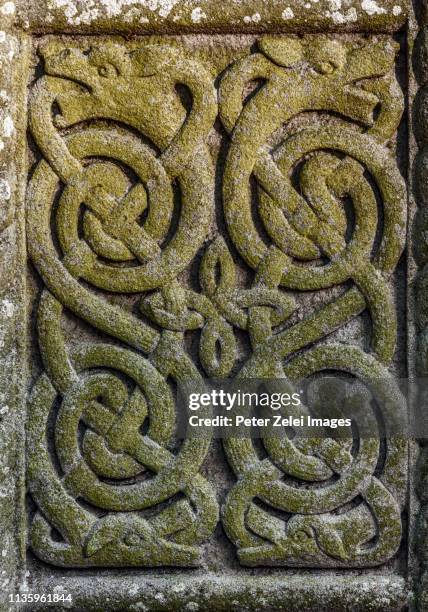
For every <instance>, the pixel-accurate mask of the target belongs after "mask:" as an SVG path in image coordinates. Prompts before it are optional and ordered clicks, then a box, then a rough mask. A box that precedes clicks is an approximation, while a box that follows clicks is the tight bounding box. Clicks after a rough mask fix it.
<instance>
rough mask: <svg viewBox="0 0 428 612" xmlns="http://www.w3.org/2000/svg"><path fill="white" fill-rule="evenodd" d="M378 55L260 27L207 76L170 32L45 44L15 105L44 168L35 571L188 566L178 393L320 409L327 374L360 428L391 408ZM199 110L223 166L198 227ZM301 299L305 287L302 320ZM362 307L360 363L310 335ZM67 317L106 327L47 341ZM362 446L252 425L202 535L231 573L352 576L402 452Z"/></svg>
mask: <svg viewBox="0 0 428 612" xmlns="http://www.w3.org/2000/svg"><path fill="white" fill-rule="evenodd" d="M397 52H398V46H397V44H396V43H395V42H393V41H392V40H391V39H390V38H389V37H379V39H373V40H367V39H364V38H355V39H349V40H348V39H347V40H340V39H339V38H336V39H332V38H329V37H326V36H306V37H303V38H295V37H287V36H279V37H274V36H265V37H262V38H261V39H259V40H258V42H257V46H256V47H252V50H251V51H250V50H248V53H240V55H239V59H238V60H237V61H235V62H234V63H230V65H229V66H228V67H227V69H226V70H225V69H224V67H225V66H224V57H225V55H224V53H223V52H219V57H220V58H221V59H220V60H219V63H218V65H217V68H218V70H217V73H218V75H219V78H218V79H215V76H216V75H215V74H214V70H210V71H208V69H207V67H205V65H204V63H203V62H202V61H199V60H196V59H195V55H193V56H192V54H191V53H188V52H187V51H186V50H185V45H184V43H183V44H182V43H178V42H177V41H176V40H175V41H170V42H169V43H165V44H159V43H156V44H155V43H153V42H150V41H149V42H148V43H145V44H141V45H140V44H139V43H138V44H137V43H133V44H132V45H131V44H130V45H126V44H118V43H113V42H104V43H103V44H100V45H94V46H92V47H90V48H88V47H87V46H85V45H84V44H83V43H82V46H79V45H78V44H77V43H76V44H74V46H72V47H66V46H65V45H64V43H63V42H61V41H56V40H50V41H48V43H43V44H42V46H41V48H40V53H41V55H42V58H43V62H44V69H45V74H44V75H43V76H42V77H41V78H40V79H39V80H38V81H37V82H36V84H35V85H34V87H33V90H32V95H31V98H30V105H29V122H30V129H31V134H32V136H33V138H34V140H35V142H36V144H37V146H38V148H39V149H40V151H41V153H42V159H41V161H39V162H38V164H37V165H36V167H35V170H34V172H33V174H32V177H31V180H30V183H29V188H28V199H27V227H28V230H27V235H28V249H29V253H30V257H31V260H32V262H33V264H34V265H35V267H36V268H37V271H38V273H39V275H40V276H41V278H42V280H43V283H44V289H43V290H42V295H41V299H40V303H39V306H38V316H37V329H38V335H39V345H40V353H41V356H42V360H43V364H44V369H45V371H44V373H43V374H42V375H41V376H40V377H39V378H38V380H37V381H36V383H35V386H34V388H33V392H32V397H31V402H30V406H29V417H28V440H29V445H28V476H29V488H30V492H31V496H32V498H33V500H34V501H35V504H36V506H37V507H36V510H35V513H34V516H33V518H32V521H31V530H30V537H31V545H32V548H33V550H34V552H35V553H36V554H37V555H38V556H39V557H40V558H42V559H43V560H45V561H47V562H50V563H54V564H58V565H62V566H66V567H70V566H81V567H82V566H83V567H84V566H113V565H123V566H126V565H143V566H144V565H145V566H151V565H152V566H156V565H182V566H186V565H189V566H190V565H195V564H197V563H198V562H199V548H198V545H199V544H200V543H202V542H203V541H204V540H206V539H207V538H208V537H210V535H211V534H212V532H213V530H214V527H215V525H216V523H217V521H218V505H217V501H216V499H215V496H214V493H213V489H212V486H211V484H209V483H208V482H207V480H205V479H204V478H203V477H202V475H201V474H200V473H199V472H200V468H201V465H202V463H203V461H204V460H205V458H206V456H207V454H208V450H209V440H208V439H207V438H203V437H196V438H189V439H186V440H184V441H183V442H182V444H181V446H180V448H179V449H177V441H176V440H175V437H174V432H175V426H176V417H177V415H176V406H175V401H174V400H175V398H174V393H173V385H174V383H177V382H178V383H179V382H180V381H183V380H188V379H191V380H192V381H194V383H195V384H196V385H203V376H208V377H215V378H230V377H235V378H236V379H237V380H238V381H239V380H241V379H245V378H263V379H269V380H271V379H278V378H280V379H285V380H287V381H288V382H289V384H290V387H291V385H292V382H291V381H302V384H303V382H304V381H305V380H310V381H312V382H310V384H309V393H308V398H307V399H308V405H307V406H305V405H302V406H300V407H299V408H298V409H296V414H297V415H306V414H309V413H311V412H312V413H316V414H317V413H321V414H322V412H323V410H324V409H325V406H324V405H323V403H322V401H321V400H320V398H322V397H323V393H324V392H326V390H327V388H328V387H329V384H330V383H329V382H328V380H326V379H325V377H323V372H324V371H326V370H328V371H330V372H331V371H336V372H338V373H341V374H346V376H347V377H348V379H349V378H350V377H351V378H352V379H353V380H354V381H357V384H356V386H354V387H353V388H354V389H355V388H356V389H357V394H356V396H358V397H360V398H363V399H364V401H362V404H363V405H364V406H365V411H366V413H367V414H366V413H365V414H364V423H365V427H367V428H368V431H369V432H373V431H377V429H378V421H377V420H376V417H375V416H374V413H373V406H374V405H375V404H376V403H378V404H381V403H382V405H387V406H388V409H389V410H390V414H388V415H386V416H387V417H388V418H389V419H390V420H393V419H394V418H398V417H400V416H401V415H402V413H403V398H402V396H401V393H400V390H399V388H398V386H397V384H396V383H395V381H394V379H393V378H392V375H391V373H390V371H389V369H388V368H389V366H390V365H391V362H392V360H393V357H394V353H395V349H396V340H397V307H396V304H395V302H394V298H393V290H392V280H393V274H394V271H395V268H396V266H397V263H398V261H399V258H400V256H401V254H402V252H403V248H404V242H405V232H406V200H405V187H404V182H403V179H402V177H401V174H400V172H399V170H398V168H397V165H396V162H395V160H394V157H393V155H392V154H391V151H390V148H391V145H393V143H394V138H395V134H396V132H397V127H398V125H399V122H400V120H401V115H402V111H403V96H402V92H401V90H400V88H399V86H398V84H397V82H396V79H395V76H394V64H395V57H396V54H397ZM215 53H216V52H215V45H214V46H213V47H212V48H210V50H209V51H207V55H206V57H209V56H210V54H212V56H213V58H214V56H215ZM233 53H235V50H233ZM210 59H212V58H210ZM214 63H215V61H214V59H213V64H214ZM213 64H211V67H212V66H213ZM207 65H208V64H207ZM214 82H216V83H218V105H217V101H216V92H215V89H214ZM255 85H257V86H256V87H255V88H254V86H255ZM180 87H184V88H185V89H186V90H187V93H190V98H191V103H190V104H189V105H188V104H187V103H186V102H185V99H184V98H185V96H184V97H183V96H181V95H180ZM249 94H251V95H249ZM188 106H189V108H188ZM217 112H218V113H219V119H220V123H221V125H222V128H220V125H219V124H216V126H217V128H218V131H220V130H221V129H224V131H225V134H224V138H225V140H226V141H227V155H226V160H225V162H224V166H222V165H221V163H222V162H221V163H220V162H219V164H218V167H219V168H220V170H221V173H220V178H221V188H222V194H221V210H219V211H217V213H218V214H217V215H214V212H215V211H214V208H215V202H216V196H215V192H214V183H215V180H214V170H213V162H212V155H213V150H214V149H215V147H213V146H211V145H212V141H213V130H212V128H213V125H214V121H215V119H216V115H217ZM308 113H309V114H308ZM307 117H312V118H314V120H313V121H311V124H310V125H309V121H308V120H307V119H306V118H307ZM208 142H209V143H210V149H209V148H208V144H207V143H208ZM219 157H220V156H219ZM218 183H219V184H220V181H219V182H218ZM223 217H224V221H225V223H224V231H223V224H222V223H218V219H219V218H222V220H223ZM216 223H218V225H219V227H220V230H219V231H217V230H216V229H215V228H216V227H217V226H216V225H215V224H216ZM208 238H209V242H207V241H208ZM195 269H197V272H198V275H196V276H197V278H196V276H195V275H194V274H193V272H194V271H195ZM244 273H245V274H246V275H247V276H246V277H245V278H246V280H245V281H243V274H244ZM111 294H122V295H126V296H127V297H126V300H131V299H132V296H133V295H135V294H136V295H137V296H138V297H137V299H138V301H137V302H135V301H133V302H132V308H130V307H129V303H130V301H122V302H121V301H119V299H118V297H119V296H117V295H111ZM307 295H313V296H316V297H315V298H314V306H315V307H314V308H311V310H310V312H309V313H307V312H305V302H304V299H305V298H306V296H307ZM301 298H303V299H301ZM365 312H367V313H368V314H369V316H370V320H371V329H370V334H369V335H370V342H369V343H366V347H365V348H364V349H363V348H362V347H361V346H355V345H353V344H350V343H349V342H348V343H345V342H341V343H338V342H331V341H330V340H328V336H329V335H330V334H332V333H333V332H335V331H336V330H342V329H345V328H346V326H347V325H348V324H349V323H350V322H351V321H352V320H354V319H356V318H357V317H359V316H360V315H361V314H362V313H365ZM68 313H72V314H73V315H76V316H77V317H78V318H79V319H82V320H83V321H85V322H86V323H87V324H89V326H91V328H92V329H94V330H96V332H97V333H100V334H102V336H101V338H97V339H95V338H94V339H93V341H91V342H85V343H81V344H76V343H75V342H74V343H70V342H68V341H67V338H66V333H65V331H64V327H65V323H64V321H65V320H66V319H67V316H68ZM243 336H247V337H248V340H249V342H246V343H244V342H242V338H243ZM109 337H110V338H111V339H112V341H111V342H108V338H109ZM343 338H346V332H344V336H343ZM240 339H241V340H240ZM189 340H191V341H189ZM244 344H245V346H244ZM195 347H196V348H197V350H196V352H195V351H194V349H195ZM170 381H172V383H173V384H170ZM282 382H284V381H282ZM288 382H287V384H288ZM336 382H337V387H335V388H334V389H333V392H334V396H335V398H336V400H337V401H335V402H333V404H334V405H332V406H330V408H331V410H334V411H335V412H336V414H337V415H339V416H347V417H348V416H355V415H354V413H355V412H357V408H356V406H357V404H358V402H357V404H356V401H357V400H356V399H355V397H354V396H353V394H352V392H351V386H350V384H348V382H344V381H342V382H340V381H336ZM266 384H273V383H272V381H271V382H270V383H266ZM369 389H370V391H369ZM358 397H357V399H358ZM317 398H318V399H317ZM367 398H369V399H367ZM366 400H367V401H366ZM360 403H361V402H360ZM364 433H367V431H364V429H363V430H361V431H359V434H360V435H361V439H360V440H359V443H358V444H352V442H351V441H350V440H349V439H343V440H340V439H336V438H325V437H322V436H319V437H317V438H314V437H312V438H308V437H306V438H296V439H291V438H289V437H288V436H287V435H284V436H283V437H280V438H278V437H272V436H269V435H264V436H262V444H263V448H264V451H263V458H260V454H259V450H258V449H256V447H255V446H254V445H253V442H252V441H251V440H249V439H245V438H239V439H235V438H229V439H227V440H225V441H224V449H225V453H226V456H227V459H228V461H229V463H230V465H231V467H232V469H233V471H234V473H235V475H236V478H237V481H236V483H235V484H234V485H233V486H232V488H231V489H230V491H229V493H228V495H227V497H226V500H225V502H224V505H223V515H222V522H223V525H224V528H225V531H226V533H227V535H228V537H229V538H230V540H231V541H232V542H233V543H234V545H235V546H236V548H237V552H238V557H239V560H240V562H241V563H242V564H244V565H290V566H320V567H335V566H337V567H360V566H361V567H363V566H373V565H379V564H381V563H384V562H385V561H387V560H389V559H390V558H392V557H393V556H394V554H395V553H396V551H397V549H398V547H399V545H400V541H401V533H402V528H401V512H402V509H403V505H404V502H405V491H406V476H405V473H406V452H407V451H406V448H405V444H404V442H403V441H401V440H396V439H389V440H388V443H387V444H386V445H382V444H380V443H379V440H378V439H376V438H373V437H372V436H365V435H364ZM270 509H275V512H270Z"/></svg>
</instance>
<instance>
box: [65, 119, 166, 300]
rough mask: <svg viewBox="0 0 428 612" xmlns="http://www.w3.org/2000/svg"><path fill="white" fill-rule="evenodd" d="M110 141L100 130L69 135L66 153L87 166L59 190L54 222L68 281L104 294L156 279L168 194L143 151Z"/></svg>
mask: <svg viewBox="0 0 428 612" xmlns="http://www.w3.org/2000/svg"><path fill="white" fill-rule="evenodd" d="M115 136H116V138H115V139H112V137H111V133H109V132H107V131H104V130H99V129H90V130H87V131H84V132H81V133H78V134H75V135H73V136H71V138H70V143H69V144H70V151H71V152H72V153H73V154H74V155H75V156H76V157H78V158H83V159H84V158H90V159H89V160H88V161H87V165H85V166H82V170H81V171H80V172H78V173H77V174H76V175H75V176H74V177H73V178H72V179H71V180H70V181H69V182H68V184H67V185H66V186H65V188H64V190H63V192H62V194H61V197H60V201H59V205H58V210H57V214H56V223H57V229H58V238H59V242H60V245H61V248H62V250H63V252H64V264H65V265H66V267H67V268H68V270H69V271H70V272H71V273H72V274H73V275H74V276H77V277H81V278H84V279H85V280H87V281H89V282H90V283H92V284H94V285H96V286H98V287H101V288H103V289H106V290H111V291H133V290H134V291H135V290H139V289H140V285H141V283H142V282H144V281H143V279H144V277H145V276H146V274H145V273H147V272H149V275H150V273H151V275H152V276H156V275H157V274H158V275H160V274H161V272H162V268H163V263H164V262H163V261H162V249H161V246H160V245H161V244H162V241H163V240H164V239H165V237H166V235H167V232H168V229H169V227H170V223H171V218H172V212H173V192H172V188H171V184H170V179H169V178H168V176H167V175H166V173H165V171H164V169H163V167H162V165H161V163H160V162H159V161H158V160H157V159H156V157H155V156H154V154H153V153H152V152H151V150H150V149H149V148H148V147H147V146H145V145H143V144H142V143H141V142H139V141H138V140H137V139H135V138H133V137H131V136H129V135H124V134H123V133H121V132H118V133H117V134H116V135H115ZM97 157H102V158H104V159H103V160H100V159H98V160H97V159H93V158H97ZM110 160H111V161H110ZM117 162H119V163H120V164H121V165H122V166H123V169H122V167H119V165H118V164H117ZM126 169H127V170H126ZM131 172H132V173H134V174H135V175H136V177H137V178H136V182H134V183H132V182H131V180H130V178H129V177H128V174H130V173H131ZM143 216H145V218H144V221H143V220H142V218H143ZM125 264H127V265H125ZM149 265H152V268H151V269H150V271H149V269H148V266H149ZM156 273H157V274H156Z"/></svg>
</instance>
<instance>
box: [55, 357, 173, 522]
mask: <svg viewBox="0 0 428 612" xmlns="http://www.w3.org/2000/svg"><path fill="white" fill-rule="evenodd" d="M74 361H75V364H76V368H77V370H80V372H81V373H80V377H79V379H78V381H77V382H76V383H74V385H72V386H71V387H70V388H69V390H68V391H67V392H66V393H65V394H64V398H63V401H62V404H61V406H60V408H59V411H58V416H57V419H56V424H55V446H56V452H57V455H58V459H59V462H60V465H61V469H62V471H63V472H64V484H65V486H66V487H67V489H68V490H69V491H70V492H71V494H73V495H74V496H75V497H78V496H80V497H82V498H84V499H85V500H86V501H88V502H90V503H93V504H94V505H96V506H98V507H101V508H104V509H109V510H123V511H126V510H132V509H138V508H141V507H144V506H149V505H152V504H153V503H157V501H158V497H161V498H163V496H164V491H163V489H165V488H168V487H172V488H173V489H174V490H175V489H176V488H177V487H178V488H179V485H177V484H176V483H175V481H174V476H173V474H171V475H170V476H168V474H167V473H166V472H168V469H167V465H168V464H170V465H171V466H172V464H173V462H174V461H173V459H174V458H173V456H172V455H171V453H170V452H169V451H168V450H166V445H167V444H168V443H169V442H170V440H171V437H172V435H173V432H174V425H175V409H174V401H173V398H172V394H171V391H170V389H169V387H168V385H167V383H166V381H165V380H164V378H163V377H162V376H161V374H160V373H159V372H158V371H157V370H156V369H155V368H154V366H152V365H151V364H150V363H149V362H148V361H146V360H145V359H143V358H141V357H139V356H137V357H135V356H134V355H131V354H130V353H129V352H126V351H123V350H122V349H117V348H115V347H107V346H105V345H101V346H99V347H96V346H93V345H92V346H89V347H86V348H82V349H80V350H79V351H77V352H76V354H75V358H74ZM107 368H108V369H107ZM113 368H114V369H113ZM147 470H148V471H149V473H152V474H155V476H154V477H153V478H147V477H146V478H145V479H143V480H142V479H141V478H142V476H143V474H144V472H146V471H147ZM164 470H165V471H164ZM159 473H162V478H161V479H160V481H159V479H158V480H156V475H159ZM146 476H147V474H146ZM129 479H133V480H132V482H131V483H130V482H129ZM111 480H113V481H114V484H112V483H111ZM153 500H155V501H153Z"/></svg>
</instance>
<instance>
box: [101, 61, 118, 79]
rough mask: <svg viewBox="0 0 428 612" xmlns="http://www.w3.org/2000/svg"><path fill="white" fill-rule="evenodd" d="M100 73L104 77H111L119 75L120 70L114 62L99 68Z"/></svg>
mask: <svg viewBox="0 0 428 612" xmlns="http://www.w3.org/2000/svg"><path fill="white" fill-rule="evenodd" d="M98 74H99V75H100V76H102V77H106V78H111V77H116V76H118V74H119V72H118V70H117V68H116V67H115V66H113V64H103V65H102V66H100V67H99V68H98Z"/></svg>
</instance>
